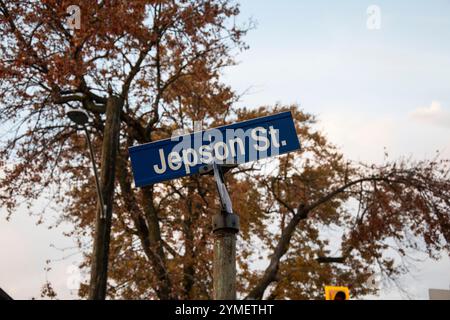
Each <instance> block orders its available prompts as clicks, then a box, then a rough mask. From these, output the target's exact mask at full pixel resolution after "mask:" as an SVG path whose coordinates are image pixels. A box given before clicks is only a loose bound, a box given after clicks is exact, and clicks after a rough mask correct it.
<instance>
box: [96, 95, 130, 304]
mask: <svg viewBox="0 0 450 320" xmlns="http://www.w3.org/2000/svg"><path fill="white" fill-rule="evenodd" d="M122 104H123V100H122V99H121V98H119V97H115V96H110V97H109V98H108V101H107V103H106V121H105V129H104V133H103V145H102V158H101V164H100V170H101V174H100V184H101V187H102V193H103V200H104V201H105V203H104V204H105V207H106V208H105V217H104V218H102V217H101V210H100V207H98V208H97V216H96V223H95V236H94V237H95V238H94V248H93V254H92V264H91V280H90V285H89V299H90V300H104V299H105V296H106V283H107V280H108V256H109V242H110V233H111V220H112V209H113V197H114V181H115V163H116V154H117V149H118V146H119V133H120V112H121V109H122ZM99 205H100V204H99Z"/></svg>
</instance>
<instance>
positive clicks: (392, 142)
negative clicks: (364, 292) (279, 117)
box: [0, 0, 450, 299]
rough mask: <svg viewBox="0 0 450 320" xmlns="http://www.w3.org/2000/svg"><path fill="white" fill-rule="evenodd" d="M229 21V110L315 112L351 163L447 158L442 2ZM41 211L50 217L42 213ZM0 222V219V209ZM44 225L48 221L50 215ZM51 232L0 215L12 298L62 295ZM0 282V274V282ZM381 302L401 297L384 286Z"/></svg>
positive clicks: (440, 279)
mask: <svg viewBox="0 0 450 320" xmlns="http://www.w3.org/2000/svg"><path fill="white" fill-rule="evenodd" d="M370 5H377V6H378V7H379V8H380V10H381V29H379V30H369V29H368V28H367V25H366V22H367V18H368V17H367V13H366V10H367V8H368V7H369V6H370ZM241 11H242V14H241V17H240V18H239V19H238V22H239V21H241V22H243V21H246V20H247V19H248V18H250V17H251V18H253V19H254V20H256V21H257V27H256V29H255V30H252V31H250V32H249V34H248V36H247V37H246V40H247V43H248V44H249V45H250V49H249V50H248V51H246V52H244V53H242V54H240V55H238V57H237V59H238V60H239V61H240V64H239V65H238V66H235V67H233V68H230V69H228V70H227V71H226V72H225V79H226V81H227V82H228V83H229V84H230V85H232V86H233V88H234V89H236V90H237V91H238V92H244V91H245V90H246V89H249V88H250V90H249V93H248V94H246V95H245V96H243V98H242V101H241V102H240V105H242V106H249V107H255V106H259V105H271V104H274V103H276V102H281V103H285V104H290V103H298V104H299V105H300V106H301V108H302V109H303V110H305V111H307V112H310V113H313V114H315V115H317V117H318V120H319V123H318V127H319V128H321V129H322V130H323V131H324V132H326V133H327V135H328V137H329V139H330V140H331V141H332V142H333V143H335V144H337V145H338V146H339V147H341V149H342V150H343V152H344V153H345V155H346V156H347V157H348V158H350V159H353V160H364V161H368V162H380V161H382V159H383V151H384V148H385V147H386V148H387V150H388V151H389V153H390V154H391V156H392V157H393V158H396V157H399V156H401V155H406V156H412V157H413V158H416V159H422V158H425V157H428V158H429V157H431V156H434V154H435V151H436V150H437V149H439V150H442V153H443V155H444V156H446V157H447V158H450V0H431V1H403V0H391V1H361V0H358V1H356V0H354V1H323V0H315V1H308V2H307V1H299V0H278V1H267V0H242V1H241ZM51 215H52V214H51V213H50V216H51ZM2 216H4V215H3V214H2ZM51 219H55V217H53V218H50V222H52V220H51ZM67 228H68V227H67V226H65V227H64V228H63V229H62V228H59V229H52V230H47V229H46V227H45V226H43V225H41V226H39V227H37V228H36V227H35V226H34V221H33V219H30V218H29V217H27V216H25V215H24V214H23V212H18V213H17V214H16V215H14V216H13V217H12V222H6V221H5V220H4V219H0V243H14V245H15V248H18V249H14V250H12V249H11V246H1V247H0V256H2V257H5V256H7V257H8V264H0V286H1V287H2V288H3V289H5V290H6V291H7V292H8V293H10V294H11V295H12V296H13V297H16V298H31V297H39V289H40V286H41V285H42V284H43V282H44V281H45V278H46V276H48V278H49V280H51V281H52V282H53V283H54V285H55V289H56V290H57V292H58V293H59V294H60V296H61V297H62V298H68V297H74V294H75V291H73V290H72V291H71V290H69V289H68V286H67V283H68V281H69V282H70V277H71V276H72V275H71V273H70V272H71V271H70V270H71V266H72V263H73V262H76V261H77V260H78V259H79V258H80V257H79V256H76V255H75V256H73V257H71V258H69V259H64V260H61V261H59V262H56V263H54V264H53V265H52V266H53V270H52V272H50V273H48V274H47V275H46V273H45V271H44V267H45V260H46V259H47V258H48V259H61V258H62V257H64V256H65V255H67V253H66V252H62V251H60V250H57V249H54V248H52V247H51V246H50V245H51V244H58V247H70V246H72V245H73V243H71V241H70V240H69V239H67V238H65V237H63V236H62V235H61V232H62V231H64V230H67ZM6 275H7V276H6ZM402 281H403V282H404V283H405V287H406V289H407V290H408V291H409V292H410V294H411V296H412V297H415V298H423V299H427V292H426V290H427V289H428V288H430V287H435V288H441V289H448V288H449V285H450V261H449V259H448V258H445V259H443V260H442V261H441V262H439V263H437V262H432V261H424V262H423V263H420V264H418V266H417V270H415V272H414V273H413V274H411V275H410V276H408V277H405V278H403V279H402ZM380 297H381V298H389V297H393V298H401V297H402V296H401V295H400V294H399V292H398V290H395V288H393V289H390V290H384V291H383V292H382V294H381V296H380Z"/></svg>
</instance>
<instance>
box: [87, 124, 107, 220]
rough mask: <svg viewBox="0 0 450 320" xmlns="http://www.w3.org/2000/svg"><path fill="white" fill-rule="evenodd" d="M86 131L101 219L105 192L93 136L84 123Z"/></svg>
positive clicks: (103, 216) (103, 212)
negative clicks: (90, 135)
mask: <svg viewBox="0 0 450 320" xmlns="http://www.w3.org/2000/svg"><path fill="white" fill-rule="evenodd" d="M83 129H84V132H85V133H86V140H87V144H88V146H89V154H90V156H91V161H92V167H93V168H94V176H95V185H96V187H97V196H98V201H99V205H100V219H104V218H105V202H104V201H103V193H102V189H101V187H100V180H99V177H98V171H97V165H96V164H95V157H94V150H93V148H92V143H91V138H90V137H89V131H88V129H87V127H86V126H85V125H83Z"/></svg>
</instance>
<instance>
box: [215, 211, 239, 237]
mask: <svg viewBox="0 0 450 320" xmlns="http://www.w3.org/2000/svg"><path fill="white" fill-rule="evenodd" d="M212 222H213V232H216V231H219V230H229V231H231V232H234V233H238V232H239V216H238V215H237V214H235V213H228V212H225V211H222V212H221V213H219V214H215V215H214V216H213V218H212Z"/></svg>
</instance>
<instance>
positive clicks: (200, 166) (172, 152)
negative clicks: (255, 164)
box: [129, 111, 300, 187]
mask: <svg viewBox="0 0 450 320" xmlns="http://www.w3.org/2000/svg"><path fill="white" fill-rule="evenodd" d="M298 149H300V142H299V140H298V137H297V133H296V131H295V126H294V121H293V119H292V114H291V112H290V111H288V112H282V113H278V114H275V115H271V116H266V117H261V118H256V119H251V120H247V121H242V122H237V123H233V124H230V125H226V126H222V127H218V128H213V129H208V130H203V131H197V132H194V133H191V134H186V135H182V136H177V137H172V138H170V139H165V140H159V141H156V142H151V143H147V144H143V145H139V146H133V147H130V148H129V154H130V158H131V166H132V169H133V176H134V181H135V185H136V186H137V187H142V186H145V185H149V184H154V183H157V182H162V181H165V180H171V179H176V178H180V177H183V176H186V175H192V174H196V173H201V172H202V171H204V170H205V168H206V167H212V164H213V163H216V164H219V165H226V164H228V165H230V164H231V165H239V164H242V163H247V162H250V161H256V160H260V159H264V158H268V157H273V156H277V155H280V154H284V153H287V152H291V151H294V150H298Z"/></svg>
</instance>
